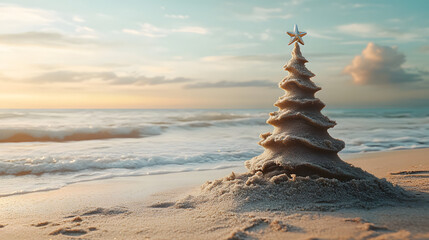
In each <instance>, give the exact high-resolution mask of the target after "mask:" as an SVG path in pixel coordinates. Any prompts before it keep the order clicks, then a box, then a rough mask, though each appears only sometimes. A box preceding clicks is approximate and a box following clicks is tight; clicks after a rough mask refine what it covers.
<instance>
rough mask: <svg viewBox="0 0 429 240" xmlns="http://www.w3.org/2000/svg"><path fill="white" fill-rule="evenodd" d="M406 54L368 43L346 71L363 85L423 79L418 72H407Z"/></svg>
mask: <svg viewBox="0 0 429 240" xmlns="http://www.w3.org/2000/svg"><path fill="white" fill-rule="evenodd" d="M403 63H405V55H404V54H402V53H400V52H398V50H397V49H396V48H394V47H385V46H378V45H376V44H374V43H372V42H370V43H368V45H367V46H366V48H365V49H364V50H363V51H362V54H361V55H358V56H355V57H354V59H353V61H352V63H351V64H350V65H348V66H346V67H345V69H344V72H345V73H347V74H350V75H351V76H352V78H353V81H354V82H355V83H357V84H362V85H371V84H372V85H383V84H397V83H408V82H416V81H421V80H422V78H421V76H420V75H418V74H414V73H407V72H406V71H405V70H404V69H403V68H402V64H403Z"/></svg>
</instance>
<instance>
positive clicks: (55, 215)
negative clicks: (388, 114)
mask: <svg viewBox="0 0 429 240" xmlns="http://www.w3.org/2000/svg"><path fill="white" fill-rule="evenodd" d="M428 154H429V148H423V149H413V150H397V151H388V152H375V153H364V154H350V155H348V156H346V157H345V156H342V157H343V159H345V160H346V162H349V163H351V164H353V165H355V166H357V167H361V168H363V169H364V170H366V171H368V172H370V173H372V174H374V175H375V176H377V177H379V178H387V180H388V181H391V182H392V183H394V184H398V185H400V186H402V187H403V188H405V189H407V190H412V191H420V192H422V193H426V194H427V193H429V183H428V180H427V177H426V176H427V173H423V175H422V174H416V175H413V174H408V175H404V176H402V175H400V174H399V175H391V173H398V172H406V171H409V172H412V171H414V172H415V171H423V172H427V171H428V170H429V159H428V158H427V157H426V156H427V155H428ZM232 171H234V172H238V173H240V172H245V171H246V169H245V168H244V166H242V167H235V168H228V169H217V170H207V171H196V172H180V173H171V174H160V175H147V176H131V177H117V178H111V179H104V180H94V181H88V182H79V183H74V184H70V185H67V186H65V187H63V188H61V189H57V190H52V191H45V192H34V193H27V194H21V195H13V196H7V197H1V198H0V216H3V217H2V218H1V219H0V225H1V226H3V227H0V238H4V239H27V238H33V239H46V238H53V239H55V238H58V239H61V237H65V236H82V237H85V238H87V237H88V238H91V239H92V238H95V239H103V238H113V237H118V236H119V238H121V237H120V236H122V235H120V234H119V233H121V232H122V233H124V232H126V237H127V238H130V239H133V238H136V239H139V238H141V237H142V235H141V234H137V232H139V231H140V230H141V228H142V227H147V228H148V229H151V231H152V232H151V234H150V236H151V238H155V239H163V238H164V239H165V238H169V237H168V236H169V235H168V234H169V233H162V234H161V233H160V232H158V233H157V232H156V231H155V230H154V229H156V223H157V222H158V223H159V221H161V222H162V221H164V220H167V219H168V220H171V218H169V216H170V215H171V214H173V215H174V214H179V213H177V211H180V210H177V209H170V208H149V207H148V206H150V205H151V204H154V203H157V202H162V201H165V199H169V200H170V201H171V199H178V198H180V197H185V196H186V195H187V194H189V192H190V191H192V190H193V189H195V188H197V187H198V186H200V185H202V184H203V183H205V182H206V181H209V180H215V179H219V178H222V177H225V176H227V175H229V174H230V173H231V172H232ZM425 174H426V175H425ZM413 177H415V179H414V178H413ZM12 203H13V204H12ZM166 207H168V206H166ZM420 208H421V207H419V208H418V209H417V210H416V209H414V208H413V207H412V206H410V207H409V209H408V210H409V212H411V213H412V214H414V215H415V216H416V217H419V216H420V218H421V215H419V214H420V213H419V212H422V213H429V211H428V207H426V208H423V209H420ZM382 210H383V209H381V210H380V209H378V210H376V211H375V212H380V211H381V213H380V214H388V213H383V212H382ZM388 211H391V209H390V210H388ZM404 211H405V210H404V209H403V208H400V209H398V213H403V214H405V212H404ZM88 213H89V214H88ZM85 214H86V215H85ZM147 214H159V215H158V217H155V218H154V216H152V215H151V216H148V215H147ZM180 214H181V213H180ZM295 214H298V215H300V214H301V215H302V214H304V213H302V212H300V211H297V212H296V213H295ZM341 214H346V215H347V216H349V215H353V214H354V215H357V216H361V215H365V214H366V215H371V214H369V213H368V212H366V213H365V211H363V210H353V209H352V210H350V209H348V210H344V211H337V212H336V213H335V214H333V215H335V217H334V219H331V218H332V214H331V215H330V214H327V213H326V212H325V213H324V212H318V213H317V214H316V215H317V216H319V217H317V219H319V220H322V219H323V220H329V219H331V220H332V221H334V220H335V221H334V222H336V221H337V220H338V219H337V218H338V216H337V215H341ZM366 215H365V216H366ZM396 215H397V214H396ZM67 216H80V217H81V218H82V219H83V218H84V217H83V216H88V219H86V220H85V222H88V223H90V225H91V226H89V225H88V226H85V227H86V228H82V226H84V225H85V224H83V222H82V223H81V222H71V219H70V218H67ZM179 216H181V217H185V216H187V215H183V216H182V215H178V216H177V217H179ZM308 216H313V214H310V215H306V214H304V215H302V216H301V217H300V218H303V217H304V218H307V217H308ZM400 216H401V217H404V219H405V220H406V221H408V220H409V217H405V216H402V215H400ZM188 217H189V216H188ZM397 217H398V216H397ZM411 217H412V216H411ZM427 218H428V219H420V220H419V221H420V222H422V221H423V224H425V223H427V224H428V225H429V217H427ZM144 219H151V220H147V221H146V220H144ZM317 219H316V220H317ZM377 219H378V218H377V217H371V216H366V217H365V221H367V220H373V221H375V222H376V223H374V224H379V223H377V221H378V220H377ZM182 220H184V219H182ZM295 220H296V219H295ZM295 220H293V221H295ZM316 220H311V219H310V220H308V221H310V222H311V221H313V223H316V222H317V221H319V220H317V221H316ZM293 221H292V222H293ZM296 221H298V220H296ZM300 221H301V220H300ZM341 221H342V222H344V220H341ZM392 221H393V220H392ZM395 221H400V220H398V219H397V220H395ZM46 222H49V223H46ZM122 222H124V223H127V224H129V223H130V222H133V224H132V225H130V226H124V225H122V224H120V223H122ZM298 222H299V221H298ZM298 222H296V223H297V224H298ZM379 222H381V223H383V224H384V225H388V226H390V225H389V224H390V223H388V219H387V220H386V219H383V220H382V221H381V220H380V221H379ZM40 223H42V225H43V226H39V227H37V226H36V225H38V224H40ZM44 223H46V224H44ZM77 224H79V225H77ZM146 224H147V225H146ZM172 224H173V223H172ZM300 224H301V223H300ZM336 224H339V223H338V222H336ZM343 224H346V225H348V224H350V223H346V222H344V223H343ZM371 224H372V223H371ZM92 225H94V226H92ZM115 225H117V226H116V227H115ZM239 225H240V224H238V223H237V226H239ZM298 225H299V224H298ZM65 226H67V227H69V228H71V229H72V230H73V229H84V230H83V231H85V233H83V231H82V232H81V233H82V234H81V233H78V232H75V233H73V231H68V230H67V229H66V228H67V227H65ZM107 226H109V227H108V228H106V227H107ZM174 226H176V225H174ZM327 226H329V224H327V225H326V226H324V228H326V227H327ZM392 226H396V225H394V224H393V225H392ZM92 227H95V228H96V229H97V230H94V231H90V230H88V229H89V228H92ZM154 227H155V228H154ZM176 227H177V226H176ZM200 227H202V228H203V229H204V226H200ZM205 227H206V228H209V227H210V226H205ZM231 227H232V228H234V226H231ZM332 227H334V226H332ZM341 227H345V228H346V227H347V226H343V225H341ZM61 228H62V229H63V233H58V234H57V235H49V233H52V232H54V231H55V229H61ZM174 228H175V227H173V228H172V229H170V230H171V232H174ZM334 228H335V227H334ZM390 228H392V227H389V229H390ZM410 228H411V229H413V227H409V229H406V227H404V229H405V230H404V229H403V230H404V231H407V232H408V233H410V234H411V233H413V232H412V231H411V232H410V231H409V230H410ZM64 229H65V230H64ZM139 229H140V230H139ZM347 229H348V228H347ZM353 229H354V230H356V229H355V228H353ZM200 230H201V229H200ZM200 230H199V231H200ZM319 230H320V229H319ZM422 230H423V229H422ZM148 231H149V230H148ZM154 231H155V232H154ZM177 231H178V230H177ZM225 231H226V229H223V230H222V231H221V230H218V231H213V232H211V234H212V235H208V236H209V238H216V237H218V236H223V237H224V238H226V237H227V236H224V232H225ZM315 231H316V230H315ZM330 231H331V234H334V232H332V231H334V230H332V229H331V230H330ZM348 231H351V230H350V229H349V230H348ZM362 231H364V230H362ZM365 231H366V232H368V231H369V230H365ZM371 231H375V230H374V229H373V230H371ZM413 231H415V230H413ZM60 232H61V231H60ZM375 232H377V231H375ZM396 232H397V231H396ZM290 233H291V234H292V232H290ZM312 233H313V232H312ZM351 233H352V232H350V234H351ZM354 233H355V232H354ZM389 233H392V231H389ZM270 234H271V233H270ZM270 234H268V233H267V234H265V235H264V234H263V235H262V236H271V235H270ZM276 234H277V233H276ZM294 234H298V233H293V234H292V235H290V236H295V235H294ZM401 234H402V233H401ZM418 234H420V233H418ZM298 235H299V234H298ZM298 235H296V236H298ZM334 235H335V234H334ZM334 235H332V236H334ZM145 236H146V235H145ZM170 236H171V235H170ZM178 236H179V235H178ZM180 236H182V237H181V238H187V237H185V236H188V235H180ZM210 236H211V237H210ZM302 236H307V237H309V235H308V234H307V235H302ZM311 236H313V235H311ZM428 236H429V235H428ZM194 238H198V236H194Z"/></svg>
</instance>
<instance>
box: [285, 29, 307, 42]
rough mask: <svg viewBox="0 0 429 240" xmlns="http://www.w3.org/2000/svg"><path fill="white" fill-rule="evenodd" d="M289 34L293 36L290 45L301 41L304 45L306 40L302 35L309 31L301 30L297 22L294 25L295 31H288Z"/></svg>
mask: <svg viewBox="0 0 429 240" xmlns="http://www.w3.org/2000/svg"><path fill="white" fill-rule="evenodd" d="M287 34H288V35H289V36H290V37H291V39H290V42H289V45H291V44H292V43H294V42H299V43H301V44H302V45H304V41H303V40H302V37H304V36H305V35H306V34H307V33H306V32H300V31H299V30H298V25H296V24H295V26H294V27H293V32H287Z"/></svg>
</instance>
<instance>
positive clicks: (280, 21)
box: [0, 0, 429, 108]
mask: <svg viewBox="0 0 429 240" xmlns="http://www.w3.org/2000/svg"><path fill="white" fill-rule="evenodd" d="M427 9H429V1H425V0H415V1H412V2H410V1H397V0H383V1H381V0H378V1H377V0H375V1H346V0H333V1H315V0H301V1H298V0H288V1H274V0H272V1H262V0H237V1H226V0H205V1H201V0H181V1H176V0H158V1H146V0H122V1H114V0H91V1H87V0H63V1H58V0H56V1H55V0H14V1H0V86H1V87H0V108H271V107H272V105H273V103H274V102H275V100H276V99H277V98H278V97H279V96H281V95H283V90H281V89H279V88H278V85H277V84H278V82H280V81H281V80H282V79H283V78H284V77H285V76H287V72H286V71H284V69H283V66H284V65H285V64H286V63H287V61H288V60H289V59H290V58H291V55H290V52H291V50H292V46H288V43H289V36H288V35H287V34H286V33H285V32H286V31H292V30H293V26H294V24H298V26H299V29H300V31H305V32H307V35H306V36H304V37H303V40H304V42H305V45H304V46H302V47H301V51H302V53H303V55H304V56H305V57H306V58H307V60H309V63H307V65H306V66H307V68H308V69H309V70H311V71H312V72H313V73H315V75H316V76H315V77H314V78H312V80H313V81H314V82H315V83H316V84H318V85H319V86H321V87H322V90H321V91H320V92H318V93H317V94H316V96H317V97H318V98H320V99H321V100H322V101H323V102H325V103H326V104H327V106H328V107H329V108H376V107H401V108H402V107H422V106H427V105H428V103H429V75H428V73H429V41H428V40H429V18H428V17H427Z"/></svg>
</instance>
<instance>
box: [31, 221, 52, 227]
mask: <svg viewBox="0 0 429 240" xmlns="http://www.w3.org/2000/svg"><path fill="white" fill-rule="evenodd" d="M49 223H50V222H41V223H38V224H32V226H35V227H43V226H46V225H48V224H49Z"/></svg>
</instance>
